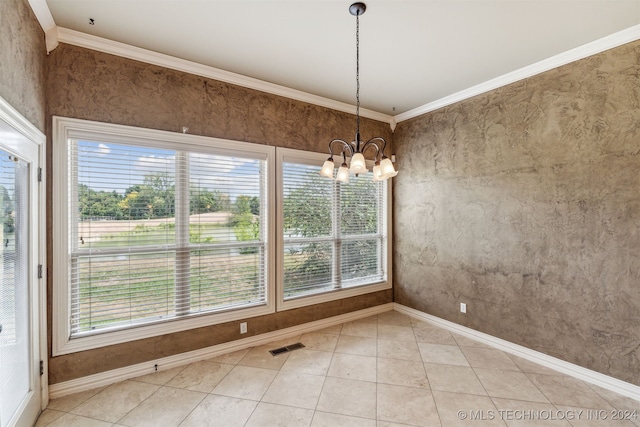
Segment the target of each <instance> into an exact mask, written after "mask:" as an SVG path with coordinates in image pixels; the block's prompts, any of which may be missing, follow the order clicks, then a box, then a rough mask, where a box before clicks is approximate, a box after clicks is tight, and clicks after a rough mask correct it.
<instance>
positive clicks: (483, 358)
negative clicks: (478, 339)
mask: <svg viewBox="0 0 640 427" xmlns="http://www.w3.org/2000/svg"><path fill="white" fill-rule="evenodd" d="M460 350H462V352H463V353H464V356H465V357H466V358H467V360H468V361H469V365H471V367H472V368H486V369H502V370H505V371H520V369H519V368H518V367H517V366H516V364H515V363H513V361H512V360H511V358H510V357H509V356H508V355H507V353H505V352H504V351H500V350H496V349H495V348H481V347H460Z"/></svg>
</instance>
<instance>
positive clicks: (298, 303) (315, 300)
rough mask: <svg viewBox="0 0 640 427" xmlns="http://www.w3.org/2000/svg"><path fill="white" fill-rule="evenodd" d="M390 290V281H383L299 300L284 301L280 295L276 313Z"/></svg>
mask: <svg viewBox="0 0 640 427" xmlns="http://www.w3.org/2000/svg"><path fill="white" fill-rule="evenodd" d="M387 289H391V281H389V280H388V281H385V282H380V283H373V284H368V285H360V286H354V287H350V288H345V289H340V290H335V291H329V292H324V293H318V294H312V295H307V296H301V297H299V298H292V299H289V300H284V297H283V295H282V294H281V295H280V297H279V298H278V308H277V311H285V310H292V309H294V308H300V307H307V306H310V305H315V304H322V303H323V302H329V301H335V300H339V299H344V298H350V297H355V296H359V295H365V294H369V293H373V292H379V291H384V290H387Z"/></svg>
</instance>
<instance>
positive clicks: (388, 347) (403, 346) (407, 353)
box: [378, 339, 422, 362]
mask: <svg viewBox="0 0 640 427" xmlns="http://www.w3.org/2000/svg"><path fill="white" fill-rule="evenodd" d="M378 357H383V358H386V359H401V360H412V361H414V362H420V361H422V357H421V356H420V350H419V349H418V344H417V343H415V342H412V341H390V340H382V339H379V340H378Z"/></svg>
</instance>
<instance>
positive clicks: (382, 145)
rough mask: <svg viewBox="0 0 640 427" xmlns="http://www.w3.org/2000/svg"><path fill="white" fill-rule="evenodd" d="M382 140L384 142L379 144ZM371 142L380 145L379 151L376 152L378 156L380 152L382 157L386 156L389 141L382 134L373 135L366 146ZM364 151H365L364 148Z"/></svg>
mask: <svg viewBox="0 0 640 427" xmlns="http://www.w3.org/2000/svg"><path fill="white" fill-rule="evenodd" d="M380 142H382V144H381V145H378V144H379V143H380ZM369 144H372V145H375V146H376V147H378V151H377V152H376V156H377V155H378V154H380V157H384V149H385V148H387V141H386V140H385V139H384V138H383V137H381V136H376V137H373V138H371V139H370V140H368V141H367V142H365V144H364V146H365V147H366V146H367V145H369ZM362 151H364V149H363V150H362Z"/></svg>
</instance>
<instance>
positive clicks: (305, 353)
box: [281, 349, 333, 375]
mask: <svg viewBox="0 0 640 427" xmlns="http://www.w3.org/2000/svg"><path fill="white" fill-rule="evenodd" d="M332 356H333V353H329V352H326V351H315V350H306V349H302V350H296V351H294V352H292V353H290V356H289V358H288V359H287V361H286V362H285V364H284V365H283V366H282V369H281V371H282V372H298V373H301V374H311V375H327V371H328V370H329V365H330V364H331V357H332Z"/></svg>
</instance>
